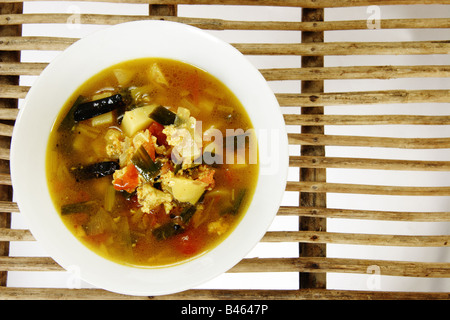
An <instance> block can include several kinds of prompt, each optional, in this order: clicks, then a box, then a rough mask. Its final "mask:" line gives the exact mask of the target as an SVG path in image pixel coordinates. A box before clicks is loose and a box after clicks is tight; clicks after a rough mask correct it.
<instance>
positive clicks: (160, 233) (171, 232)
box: [152, 222, 184, 241]
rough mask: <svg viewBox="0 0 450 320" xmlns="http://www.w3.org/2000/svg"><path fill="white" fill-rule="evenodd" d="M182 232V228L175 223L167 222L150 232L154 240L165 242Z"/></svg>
mask: <svg viewBox="0 0 450 320" xmlns="http://www.w3.org/2000/svg"><path fill="white" fill-rule="evenodd" d="M183 232H184V228H183V227H182V226H181V225H179V224H178V223H175V222H168V223H166V224H163V225H162V226H160V227H158V228H156V229H154V230H153V231H152V233H153V235H154V236H155V238H156V239H157V240H160V241H161V240H166V239H168V238H170V237H173V236H176V235H177V234H180V233H183Z"/></svg>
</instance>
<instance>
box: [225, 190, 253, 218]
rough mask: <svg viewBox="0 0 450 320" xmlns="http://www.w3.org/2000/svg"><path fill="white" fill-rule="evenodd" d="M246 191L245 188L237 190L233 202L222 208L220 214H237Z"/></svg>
mask: <svg viewBox="0 0 450 320" xmlns="http://www.w3.org/2000/svg"><path fill="white" fill-rule="evenodd" d="M246 193H247V189H241V190H239V191H238V193H237V195H236V197H235V199H234V202H233V204H232V205H231V206H229V207H227V208H225V209H223V210H222V211H221V212H220V213H221V214H222V215H224V214H232V215H234V216H235V215H237V214H238V213H239V209H240V207H241V205H242V201H243V200H244V197H245V194H246Z"/></svg>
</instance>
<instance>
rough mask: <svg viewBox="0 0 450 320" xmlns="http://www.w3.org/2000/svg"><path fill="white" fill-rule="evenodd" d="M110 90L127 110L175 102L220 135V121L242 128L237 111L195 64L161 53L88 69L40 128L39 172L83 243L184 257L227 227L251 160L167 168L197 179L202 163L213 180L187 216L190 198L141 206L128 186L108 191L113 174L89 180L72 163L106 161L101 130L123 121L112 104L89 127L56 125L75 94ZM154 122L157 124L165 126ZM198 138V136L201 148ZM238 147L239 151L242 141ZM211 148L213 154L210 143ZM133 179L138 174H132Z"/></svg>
mask: <svg viewBox="0 0 450 320" xmlns="http://www.w3.org/2000/svg"><path fill="white" fill-rule="evenodd" d="M155 65H157V67H158V70H157V72H156V73H155V72H154V70H153V69H152V68H151V66H153V67H154V66H155ZM161 77H163V78H161ZM155 79H156V80H155ZM119 93H120V94H122V95H123V97H124V100H125V108H128V109H130V110H131V109H133V108H136V109H137V108H141V107H142V106H146V105H148V104H155V105H161V106H165V107H168V109H169V110H173V111H176V110H177V108H178V109H180V108H185V109H187V110H189V112H190V116H191V117H193V118H195V119H196V120H197V122H196V123H198V121H201V124H202V131H203V132H204V131H205V130H206V129H208V128H214V129H217V130H220V132H222V134H223V135H224V136H225V130H226V129H242V130H243V131H245V132H247V130H248V129H251V128H252V124H251V121H250V119H249V117H248V115H247V113H246V112H245V110H244V108H243V106H242V105H241V104H240V102H239V101H238V100H237V98H236V97H235V96H234V95H233V93H232V92H231V91H230V90H229V89H228V88H226V87H225V86H224V85H223V84H222V83H221V82H220V81H219V80H217V79H216V78H214V77H213V76H212V75H210V74H208V73H206V72H204V71H203V70H200V69H198V68H196V67H193V66H191V65H188V64H185V63H182V62H179V61H174V60H169V59H161V58H145V59H137V60H132V61H128V62H124V63H121V64H118V65H115V66H112V67H110V68H108V69H106V70H104V71H102V72H100V73H99V74H97V75H95V76H94V77H92V78H91V79H90V80H88V81H87V82H86V83H84V84H83V85H82V86H81V87H80V88H79V89H78V90H77V91H76V92H75V93H74V94H73V95H72V97H71V98H70V99H69V100H68V101H67V103H66V104H65V106H64V107H63V108H62V111H61V112H60V114H59V116H58V118H57V120H56V121H55V125H54V127H53V129H52V132H51V135H50V139H49V144H48V150H47V180H48V187H49V190H50V194H51V196H52V199H53V201H54V204H55V207H56V208H57V209H58V211H59V212H60V213H61V217H62V220H63V221H64V223H65V224H66V226H67V227H68V228H69V229H70V230H71V232H72V233H73V234H74V235H75V236H76V237H77V238H78V239H79V240H80V241H82V242H83V243H84V244H85V245H86V246H87V247H89V248H90V249H91V250H93V251H94V252H96V253H98V254H99V255H101V256H103V257H106V258H108V259H110V260H113V261H116V262H118V263H123V264H130V265H140V266H163V265H170V264H175V263H180V262H183V261H186V260H188V259H191V258H193V257H195V256H198V255H200V254H203V253H204V252H206V251H208V250H210V249H212V248H213V247H215V246H217V245H218V244H219V243H220V242H221V241H222V240H223V239H224V238H225V237H227V236H228V235H229V234H230V233H231V232H232V230H233V229H234V228H235V227H236V225H237V224H238V222H239V221H240V219H241V218H242V216H243V215H244V214H245V211H246V210H247V208H248V206H249V204H250V201H251V199H252V196H253V193H254V190H255V187H256V182H257V176H258V170H259V165H258V163H248V161H247V162H246V163H245V164H227V163H218V164H217V163H214V164H211V165H208V164H201V165H200V166H198V165H197V166H192V164H191V166H192V167H188V168H187V169H182V170H179V171H178V172H176V173H173V174H175V175H183V174H185V175H186V176H187V177H186V179H187V178H189V179H192V180H194V179H197V180H201V179H200V177H202V174H203V172H202V169H203V170H204V171H205V172H206V173H208V174H209V176H208V179H209V178H210V177H211V176H213V182H211V179H209V180H207V181H208V183H210V182H211V183H210V184H209V185H208V188H207V189H205V192H204V193H203V194H202V196H201V198H200V200H198V202H197V203H195V209H193V210H195V212H194V214H193V215H192V216H191V217H189V218H188V219H187V218H186V216H183V214H184V213H183V212H184V211H183V210H185V208H186V207H188V208H192V205H191V204H189V206H184V204H180V202H179V201H175V200H177V199H175V198H174V199H173V200H174V204H170V203H169V204H167V202H165V203H164V205H163V204H161V205H159V206H156V207H154V208H150V209H147V211H148V210H150V211H148V212H144V211H145V210H144V209H143V206H142V204H140V203H139V202H138V200H137V199H139V197H137V196H136V192H135V193H134V194H132V193H128V192H124V191H123V190H120V191H119V190H117V189H116V187H117V186H116V185H114V182H115V181H116V180H117V178H114V177H116V176H115V174H116V172H115V173H114V175H111V174H108V175H105V176H103V177H96V178H93V179H84V178H80V177H79V176H77V175H74V168H84V167H86V166H88V165H89V164H94V163H98V162H102V161H109V160H111V155H110V154H108V152H107V151H106V149H107V147H108V142H107V139H106V138H105V137H106V136H107V135H108V132H111V130H113V131H114V132H115V133H116V132H118V133H117V134H122V135H123V133H122V129H121V125H123V123H122V124H121V123H120V120H118V119H120V112H119V111H118V110H114V111H111V115H112V117H113V121H112V122H108V121H106V123H105V124H102V123H101V122H100V125H98V124H95V125H94V121H96V120H93V119H96V117H94V118H92V119H88V120H83V121H78V122H73V123H70V125H69V126H66V125H65V124H66V122H67V119H68V118H69V115H70V113H71V112H72V110H73V106H75V105H77V103H79V102H80V99H81V101H82V102H84V101H92V100H96V99H99V98H102V97H107V96H111V95H113V94H119ZM80 97H81V98H80ZM177 116H178V115H177ZM164 128H165V129H164V130H166V129H167V126H166V127H164ZM108 130H110V131H108ZM145 130H146V129H144V132H145ZM147 130H148V129H147ZM164 132H166V131H164ZM158 139H159V138H158ZM153 141H156V139H154V140H153ZM121 143H122V144H123V142H121ZM158 143H159V140H158V142H155V146H156V147H157V148H158V147H160V146H159V145H158ZM205 144H207V143H205V142H203V148H204V147H205ZM170 148H176V147H173V146H170V145H167V142H166V144H165V152H166V153H167V152H169V151H170ZM245 148H246V149H249V147H248V144H246V145H245ZM158 150H159V149H158ZM163 151H164V150H163ZM214 151H215V152H217V151H219V152H220V148H217V149H214ZM222 151H223V150H222ZM223 152H224V154H225V151H223ZM246 152H247V153H249V152H250V151H249V150H246ZM156 156H157V157H159V156H160V155H158V154H156ZM166 158H168V156H166ZM157 159H158V158H157ZM113 160H114V161H116V160H115V159H113ZM224 160H225V159H224ZM117 161H122V160H117ZM157 161H158V160H156V162H157ZM160 162H161V165H162V164H164V166H162V168H164V167H170V165H166V164H167V163H169V164H172V167H171V169H172V170H174V169H173V166H174V164H173V163H171V162H170V160H168V159H164V157H163V156H160ZM182 168H184V163H183V167H182ZM118 170H119V169H118ZM120 170H124V167H123V166H121V169H120ZM180 171H181V173H180ZM174 172H175V171H174ZM169 173H171V172H169ZM171 174H172V173H171ZM161 177H162V174H160V175H159V176H158V177H155V178H152V180H151V182H148V184H151V187H152V188H151V189H152V190H153V189H155V188H156V189H158V187H159V188H160V190H161V191H164V188H161V186H160V185H161V182H160V181H159V180H157V179H161ZM183 178H184V177H183ZM139 179H140V180H139V181H140V182H142V176H140V178H139ZM170 181H172V180H170ZM201 182H202V183H203V182H204V179H203V180H201ZM145 183H147V182H145ZM158 183H159V184H158ZM205 183H206V182H205ZM113 185H114V188H113V187H112V186H113ZM149 188H150V187H149ZM205 188H206V187H205ZM136 190H138V189H136ZM169 196H171V195H169ZM111 199H113V200H111ZM236 203H237V205H236ZM171 205H173V206H172V207H171ZM167 207H169V208H171V209H170V210H171V211H168V209H167ZM230 208H231V209H230ZM233 208H235V210H234V211H233ZM193 210H192V211H193ZM230 210H231V211H230ZM180 212H181V213H180ZM180 217H182V218H183V219H185V218H186V219H185V221H184V224H180V225H178V224H177V223H178V222H176V221H179V220H180ZM183 219H181V220H183ZM174 221H175V222H174ZM186 221H188V222H186ZM164 226H171V227H174V228H175V229H176V227H177V226H178V229H180V228H181V229H182V230H181V231H180V230H176V232H175V233H174V234H172V235H170V236H167V235H166V233H164V232H163V233H156V232H155V229H157V230H160V229H162V228H163V227H164ZM180 226H181V227H180ZM172 231H173V230H172ZM161 234H162V236H161Z"/></svg>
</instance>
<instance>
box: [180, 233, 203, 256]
mask: <svg viewBox="0 0 450 320" xmlns="http://www.w3.org/2000/svg"><path fill="white" fill-rule="evenodd" d="M174 246H175V248H176V249H177V250H178V251H179V252H180V253H182V254H185V255H188V256H192V255H194V254H196V253H199V252H200V250H201V249H202V247H203V241H202V239H201V238H200V236H199V235H198V234H196V233H195V232H194V230H189V231H186V232H184V233H182V234H180V235H178V236H176V237H174Z"/></svg>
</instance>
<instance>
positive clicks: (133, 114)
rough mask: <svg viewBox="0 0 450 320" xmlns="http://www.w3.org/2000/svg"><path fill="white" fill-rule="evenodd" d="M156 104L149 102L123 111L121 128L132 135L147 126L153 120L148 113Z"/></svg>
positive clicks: (128, 134) (129, 135)
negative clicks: (149, 103)
mask: <svg viewBox="0 0 450 320" xmlns="http://www.w3.org/2000/svg"><path fill="white" fill-rule="evenodd" d="M156 106H157V105H155V104H151V105H147V106H143V107H139V108H136V109H133V110H131V111H127V112H125V115H124V116H123V120H122V130H123V132H124V133H125V134H126V135H127V136H128V137H132V136H133V135H134V134H136V132H138V131H140V130H143V129H145V128H146V127H148V126H149V125H150V124H151V123H152V122H153V120H152V119H151V118H149V114H150V113H151V112H152V111H153V109H155V108H156Z"/></svg>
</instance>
